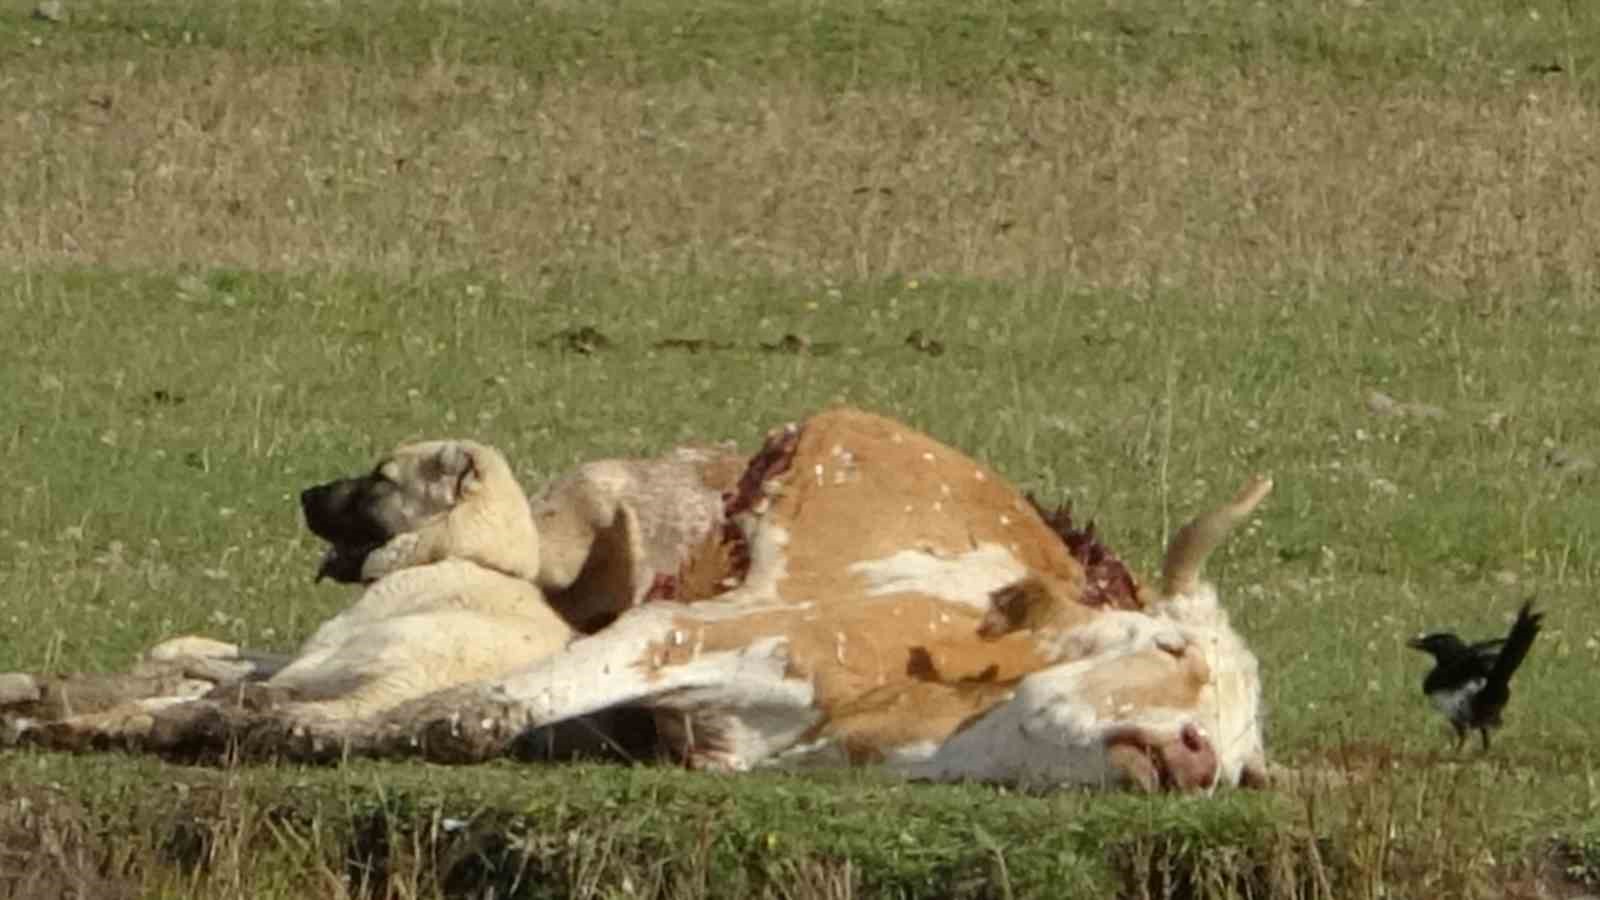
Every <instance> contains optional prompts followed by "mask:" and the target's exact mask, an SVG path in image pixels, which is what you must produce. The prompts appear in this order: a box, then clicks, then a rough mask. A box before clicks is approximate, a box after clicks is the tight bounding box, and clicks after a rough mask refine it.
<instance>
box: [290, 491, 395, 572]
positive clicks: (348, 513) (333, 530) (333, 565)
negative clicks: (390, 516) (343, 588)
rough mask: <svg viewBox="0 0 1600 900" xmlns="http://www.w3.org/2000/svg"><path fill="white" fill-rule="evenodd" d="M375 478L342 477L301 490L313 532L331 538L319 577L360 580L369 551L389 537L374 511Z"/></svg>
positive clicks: (309, 524) (301, 505) (304, 509)
mask: <svg viewBox="0 0 1600 900" xmlns="http://www.w3.org/2000/svg"><path fill="white" fill-rule="evenodd" d="M371 482H372V479H371V478H370V477H364V478H341V479H339V480H338V481H330V482H328V483H326V484H319V485H316V486H314V487H309V488H306V489H305V490H303V491H301V492H300V511H301V513H302V514H303V515H304V516H305V520H306V527H307V528H309V529H311V533H312V534H314V535H316V536H317V537H319V538H322V539H323V540H325V541H327V542H328V552H327V553H326V554H324V555H323V557H322V564H321V565H320V566H319V567H318V568H317V580H318V581H321V580H322V579H324V578H332V579H333V580H334V581H339V582H344V583H356V582H360V581H361V580H362V577H361V565H362V563H364V562H366V559H367V554H369V553H371V552H372V551H373V550H375V549H377V548H378V547H381V546H383V544H384V543H385V542H387V541H388V540H389V537H390V535H389V534H388V531H387V529H385V528H384V527H383V525H382V524H381V523H380V522H378V520H377V519H376V518H375V517H374V516H373V515H372V513H371V505H372V500H373V498H372V483H371Z"/></svg>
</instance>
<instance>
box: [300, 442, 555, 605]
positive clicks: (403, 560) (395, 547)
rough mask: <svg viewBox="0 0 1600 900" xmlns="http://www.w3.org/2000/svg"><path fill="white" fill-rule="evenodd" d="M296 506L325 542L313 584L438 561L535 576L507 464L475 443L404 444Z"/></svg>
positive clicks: (527, 526) (532, 547) (369, 577)
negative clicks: (369, 468) (360, 472)
mask: <svg viewBox="0 0 1600 900" xmlns="http://www.w3.org/2000/svg"><path fill="white" fill-rule="evenodd" d="M300 507H301V510H302V511H303V512H304V514H305V519H306V526H307V527H308V528H310V529H311V532H312V533H313V534H315V535H317V536H318V537H320V538H322V539H323V540H325V541H327V542H328V544H329V547H328V552H327V554H326V555H325V556H324V557H323V561H322V566H321V568H320V569H319V570H318V572H317V577H318V578H333V579H335V580H337V581H344V582H369V581H375V580H376V579H378V578H380V577H382V576H383V575H385V574H388V573H389V572H393V571H396V570H398V569H403V568H407V567H409V566H419V565H426V564H428V563H432V562H438V561H440V560H443V559H469V560H472V561H474V562H478V563H480V564H482V565H484V566H486V567H488V568H491V569H495V570H497V571H501V572H504V573H506V574H508V575H514V576H516V577H519V578H527V579H529V580H531V579H533V578H534V577H536V576H537V574H538V571H539V538H538V533H537V532H536V531H535V529H534V525H533V516H532V513H531V512H530V510H529V507H528V499H527V496H526V495H525V494H524V493H523V492H522V488H521V486H520V485H518V484H517V481H516V479H515V478H514V477H513V476H512V474H511V467H510V466H509V465H508V464H507V463H506V460H505V457H504V456H502V455H501V454H500V452H499V451H497V450H495V449H494V448H492V447H488V446H485V445H483V444H478V443H475V442H473V441H463V440H449V441H426V442H422V443H417V444H406V445H402V446H401V447H399V448H398V449H396V450H395V451H394V453H392V454H390V455H389V456H388V457H386V458H385V459H383V460H381V461H380V462H379V463H378V464H377V465H376V466H374V467H373V469H372V471H370V472H368V473H367V474H365V475H360V476H356V477H354V478H341V479H338V480H336V481H330V482H328V483H326V484H319V485H316V486H315V487H310V488H307V489H306V490H305V491H303V492H301V494H300Z"/></svg>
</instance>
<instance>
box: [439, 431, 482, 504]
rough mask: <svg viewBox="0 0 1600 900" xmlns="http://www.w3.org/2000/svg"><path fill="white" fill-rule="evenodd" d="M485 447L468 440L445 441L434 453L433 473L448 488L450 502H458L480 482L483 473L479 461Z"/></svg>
mask: <svg viewBox="0 0 1600 900" xmlns="http://www.w3.org/2000/svg"><path fill="white" fill-rule="evenodd" d="M485 456H486V454H485V448H484V447H482V446H480V445H477V444H473V443H471V442H469V441H447V442H445V443H444V444H443V445H442V446H440V448H439V452H438V453H437V454H435V455H434V458H433V465H434V474H436V475H437V477H438V478H439V480H440V481H442V482H443V483H444V484H446V485H447V486H448V487H449V489H450V502H452V503H460V502H461V500H462V499H463V498H464V497H466V496H468V495H469V494H472V493H475V492H476V491H477V490H478V489H479V488H480V485H481V484H482V481H483V475H482V472H481V470H480V468H479V461H480V460H484V461H485V462H487V460H485Z"/></svg>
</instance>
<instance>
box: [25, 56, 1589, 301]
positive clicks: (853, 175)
mask: <svg viewBox="0 0 1600 900" xmlns="http://www.w3.org/2000/svg"><path fill="white" fill-rule="evenodd" d="M8 81H9V84H8V85H7V88H6V90H4V91H0V121H3V122H6V123H8V124H10V125H11V126H13V127H8V128H4V129H0V209H3V210H4V211H5V215H4V216H3V217H0V257H3V258H5V259H7V260H9V261H10V263H11V265H13V266H17V265H20V266H23V267H31V266H40V265H46V266H52V265H60V264H73V263H81V264H89V265H108V266H115V267H129V266H146V265H148V266H155V267H168V266H174V265H177V266H183V265H192V264H194V263H196V262H202V261H203V262H204V263H206V264H212V265H230V266H239V267H244V268H251V269H267V270H282V269H328V268H333V269H342V268H350V267H354V268H359V269H363V270H379V271H387V272H397V273H407V272H419V271H439V270H456V269H461V268H465V267H468V266H473V267H481V268H486V269H492V270H495V271H497V272H500V273H503V275H504V277H505V278H506V279H507V280H508V281H509V282H511V283H524V284H526V283H530V282H533V281H536V280H537V279H538V277H539V274H540V273H541V271H548V269H549V267H552V266H555V267H562V268H568V267H574V266H576V267H586V266H594V267H603V268H605V269H607V270H614V271H618V272H620V273H622V274H624V275H627V274H649V273H664V272H682V271H701V272H704V271H711V272H723V273H725V274H739V273H752V272H775V273H784V274H794V273H800V274H803V275H805V276H807V277H833V278H861V277H867V278H871V277H875V276H878V275H881V274H885V273H916V272H924V271H928V272H938V273H940V274H942V275H945V276H951V277H975V278H994V279H1006V280H1011V281H1014V282H1016V281H1024V282H1025V281H1028V280H1031V279H1039V278H1044V277H1048V278H1066V279H1070V280H1071V281H1072V282H1074V283H1076V284H1079V285H1082V286H1086V287H1092V286H1104V287H1118V288H1128V287H1133V288H1139V289H1155V288H1160V287H1168V286H1182V287H1184V288H1185V289H1187V290H1190V291H1195V292H1199V293H1201V294H1203V295H1210V296H1215V297H1221V296H1233V295H1237V294H1238V293H1239V292H1240V285H1241V284H1244V285H1251V286H1253V287H1255V288H1256V289H1260V290H1266V289H1269V288H1271V287H1272V286H1274V285H1284V284H1296V285H1310V286H1312V287H1313V288H1315V287H1319V286H1335V285H1351V284H1354V285H1369V286H1373V287H1380V286H1381V287H1384V288H1392V287H1399V288H1408V289H1420V290H1426V291H1428V292H1430V293H1434V294H1435V295H1443V296H1459V297H1470V298H1499V297H1502V296H1508V297H1515V296H1519V295H1521V296H1525V295H1527V294H1529V293H1539V292H1544V291H1558V292H1561V293H1567V292H1571V293H1574V294H1579V295H1581V294H1584V293H1587V292H1589V291H1590V290H1591V289H1592V288H1593V286H1594V285H1593V281H1594V278H1595V274H1594V268H1595V267H1594V263H1595V261H1596V259H1597V258H1600V230H1597V229H1596V228H1594V227H1593V223H1594V222H1596V221H1597V220H1600V151H1597V150H1596V149H1595V144H1594V141H1593V139H1592V136H1593V129H1594V125H1595V122H1594V116H1595V113H1594V111H1593V109H1592V107H1591V105H1589V104H1586V103H1585V102H1584V101H1583V99H1582V98H1581V97H1580V96H1579V95H1578V93H1577V92H1576V90H1574V89H1572V88H1570V87H1569V86H1568V83H1567V82H1564V81H1560V80H1549V81H1545V82H1531V84H1532V85H1533V86H1532V87H1530V82H1529V81H1527V80H1519V81H1518V82H1517V83H1515V84H1507V85H1506V86H1504V87H1503V88H1498V89H1496V88H1492V87H1491V88H1485V87H1483V86H1482V85H1481V84H1480V85H1478V86H1475V87H1472V88H1464V89H1462V90H1461V91H1459V92H1452V90H1450V89H1449V88H1448V87H1442V86H1440V85H1438V84H1436V83H1428V84H1418V85H1415V86H1408V85H1407V84H1406V83H1404V82H1398V83H1388V84H1380V85H1378V86H1375V87H1371V88H1368V87H1363V86H1352V85H1349V84H1341V85H1331V84H1328V83H1326V81H1325V79H1322V78H1321V77H1320V76H1317V75H1316V74H1315V73H1298V72H1294V71H1290V72H1273V73H1270V74H1266V75H1262V76H1260V77H1254V78H1252V77H1246V76H1243V75H1238V74H1227V73H1224V74H1217V75H1205V76H1200V75H1184V76H1180V77H1179V78H1178V80H1176V81H1174V82H1171V83H1166V84H1148V83H1134V82H1129V83H1128V84H1126V85H1124V86H1123V87H1121V88H1120V89H1118V90H1116V91H1106V90H1101V89H1095V90H1093V91H1088V92H1085V93H1074V92H1073V91H1072V89H1071V86H1070V85H1068V86H1064V87H1062V88H1060V89H1059V90H1051V89H1046V88H1042V87H1037V86H1032V85H1028V84H1026V83H1022V84H1020V85H1008V84H1004V83H996V84H995V85H993V86H992V90H989V91H986V92H983V93H981V94H976V95H975V94H972V93H971V92H967V91H957V90H951V91H941V90H938V89H922V88H912V87H898V86H896V87H883V88H876V89H870V90H866V91H862V92H855V93H831V92H828V91H825V90H823V89H821V88H818V87H814V86H811V85H807V84H798V83H797V84H791V85H788V86H778V87H774V86H773V85H771V84H763V85H746V84H743V83H740V82H738V81H736V80H730V81H724V82H720V83H713V82H708V83H693V82H691V83H677V84H658V83H655V84H645V85H643V86H638V87H625V86H618V85H617V84H616V83H615V80H614V79H609V80H608V79H602V80H594V81H582V80H579V81H571V82H566V83H559V84H556V83H547V84H544V85H543V86H535V85H534V84H533V83H531V82H530V81H529V80H528V79H527V78H525V77H523V76H520V75H519V74H517V72H516V71H514V70H511V69H499V68H484V67H473V66H468V65H463V64H454V63H450V62H448V61H443V60H438V59H435V60H434V61H432V62H429V63H424V64H421V65H417V66H415V67H414V68H412V69H408V68H406V67H388V68H381V69H380V68H373V67H364V66H362V65H359V64H355V63H350V62H344V61H338V60H324V61H316V62H298V63H294V64H270V63H266V62H260V61H253V60H251V59H250V58H247V57H241V56H239V55H233V54H224V53H217V52H209V51H198V50H197V51H193V52H191V53H187V54H183V55H178V54H168V55H159V56H158V55H152V57H151V58H148V59H144V60H141V61H139V62H128V61H126V60H123V61H117V62H114V63H103V64H96V63H81V62H74V63H70V64H65V63H64V64H61V65H59V66H47V67H43V68H40V69H37V70H35V71H22V72H16V73H13V74H11V75H10V76H9V77H8Z"/></svg>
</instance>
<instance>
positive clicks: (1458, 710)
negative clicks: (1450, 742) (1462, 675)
mask: <svg viewBox="0 0 1600 900" xmlns="http://www.w3.org/2000/svg"><path fill="white" fill-rule="evenodd" d="M1487 683H1488V682H1487V680H1485V679H1483V678H1474V679H1472V680H1471V681H1469V682H1467V683H1466V684H1464V685H1462V686H1461V687H1458V688H1456V689H1454V690H1449V691H1434V692H1433V693H1432V694H1429V695H1428V699H1430V700H1432V701H1433V705H1434V706H1436V707H1438V709H1439V711H1440V712H1442V713H1444V714H1445V715H1447V716H1449V717H1450V719H1451V721H1457V720H1465V719H1467V718H1469V716H1468V707H1469V706H1470V705H1471V703H1472V698H1473V697H1476V696H1478V692H1479V691H1481V690H1483V686H1484V685H1485V684H1487Z"/></svg>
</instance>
